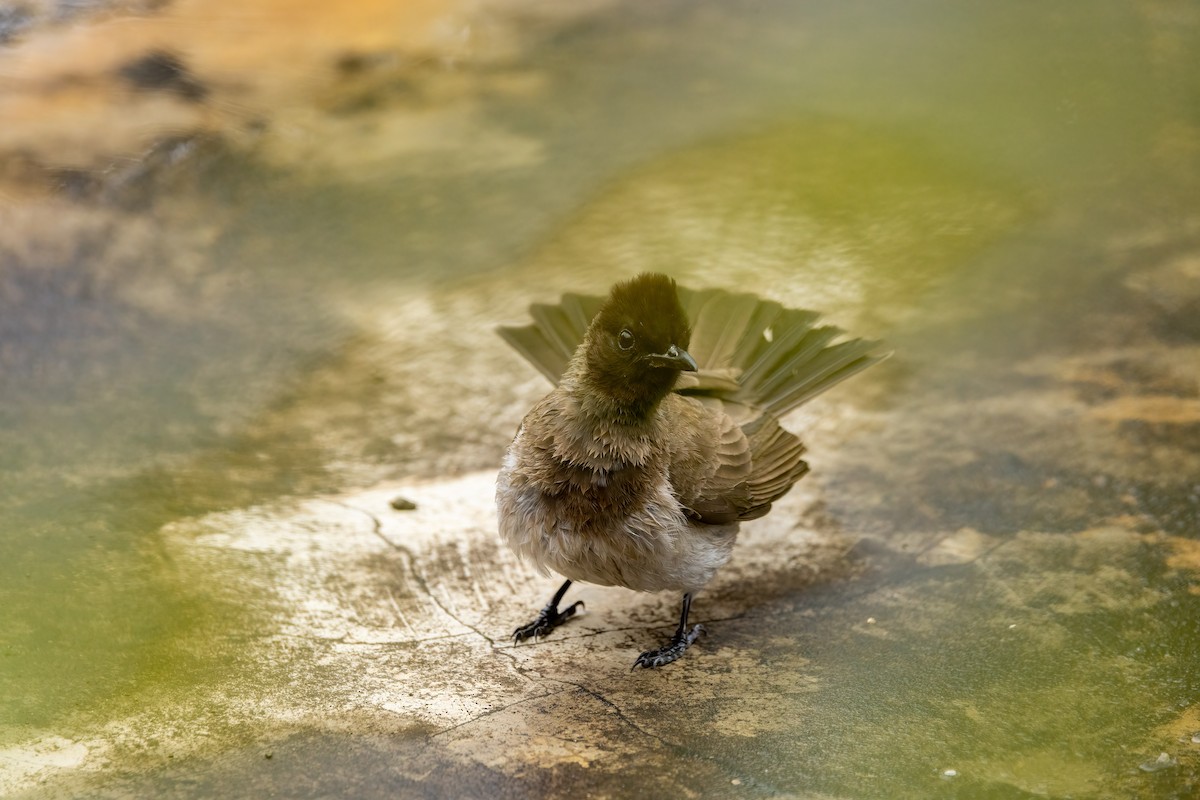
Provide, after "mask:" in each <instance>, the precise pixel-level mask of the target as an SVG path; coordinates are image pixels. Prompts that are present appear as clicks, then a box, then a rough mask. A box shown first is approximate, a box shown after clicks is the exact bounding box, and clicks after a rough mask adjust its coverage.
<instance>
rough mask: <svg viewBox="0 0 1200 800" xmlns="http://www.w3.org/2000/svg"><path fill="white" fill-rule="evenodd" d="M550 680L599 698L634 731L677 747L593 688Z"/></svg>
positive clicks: (673, 747)
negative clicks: (636, 720) (643, 725)
mask: <svg viewBox="0 0 1200 800" xmlns="http://www.w3.org/2000/svg"><path fill="white" fill-rule="evenodd" d="M552 680H555V681H557V682H558V683H565V684H567V685H568V686H574V687H575V688H576V689H578V690H579V691H581V692H583V693H584V694H586V695H588V696H589V697H592V698H594V699H596V700H599V701H600V702H601V703H603V704H604V705H605V706H608V707H609V708H610V709H612V711H613V713H614V714H616V715H617V719H619V720H621V722H623V723H625V724H626V725H628V726H629V727H630V728H633V729H634V730H635V731H637V732H638V733H640V734H641V735H642V736H645V737H647V738H650V739H653V740H655V741H656V742H658V743H659V744H661V745H664V746H666V747H669V748H671V749H677V745H675V744H674V743H672V742H668V741H667V740H666V739H664V738H662V737H661V736H659V735H658V734H656V733H651V732H650V731H648V730H646V729H645V728H643V727H642V726H641V725H639V724H637V723H636V722H634V721H633V720H632V719H630V718H629V715H628V714H626V713H625V711H624V709H622V708H621V707H620V706H618V705H617V704H616V703H614V702H613V701H612V700H609V699H608V698H607V697H605V696H604V695H602V694H600V692H597V691H596V690H594V689H589V688H588V687H586V686H584V685H583V684H582V683H576V682H575V681H567V680H562V679H561V678H553V679H552Z"/></svg>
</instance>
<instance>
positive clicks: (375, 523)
mask: <svg viewBox="0 0 1200 800" xmlns="http://www.w3.org/2000/svg"><path fill="white" fill-rule="evenodd" d="M329 502H331V503H333V504H334V505H338V506H341V507H342V508H346V509H349V510H351V511H356V512H358V513H360V514H363V515H364V516H366V517H367V519H369V520H371V526H372V527H371V530H372V533H374V534H375V536H377V537H378V538H379V540H380V541H382V542H383V543H384V544H386V545H387V546H388V547H390V548H392V549H393V550H395V551H397V552H398V553H400V554H401V555H402V556H404V558H405V561H406V562H407V563H406V564H405V568H406V570H407V572H408V573H409V574H410V575H412V577H413V581H414V582H415V583H416V585H417V589H418V590H419V591H420V592H421V593H422V594H424V595H425V596H426V597H428V598H429V600H430V601H431V602H432V603H433V604H434V605H435V606H437V607H438V608H439V609H440V610H441V612H442V613H443V614H445V615H446V616H447V617H449V618H450V619H452V620H454V621H455V622H457V623H458V624H459V625H461V626H463V627H464V628H466V629H467V630H468V631H470V632H471V633H474V634H475V635H476V636H478V637H479V638H480V639H483V641H485V642H487V644H488V646H489V647H490V648H491V649H492V652H493V653H497V654H499V655H502V656H504V657H505V658H507V659H509V660H510V661H511V662H512V663H513V669H514V670H515V671H516V673H517V674H518V675H520V676H521V677H522V678H524V679H525V680H527V681H529V682H531V683H535V684H537V685H539V686H541V685H543V684H542V683H541V682H540V681H538V680H537V679H535V678H532V677H530V676H529V675H528V670H526V669H525V668H524V667H523V666H522V665H521V663H520V661H519V660H518V659H517V657H516V656H515V655H513V654H512V653H510V652H508V650H509V648H506V647H502V646H501V645H500V644H498V643H497V642H496V640H495V639H493V638H492V637H491V636H488V635H487V634H486V633H484V632H483V631H482V630H480V629H479V628H477V627H476V626H474V625H471V624H470V623H468V622H466V621H464V620H463V619H462V618H460V617H459V616H458V615H457V614H455V613H454V612H453V611H451V610H450V609H449V607H447V606H446V604H445V603H443V602H442V601H441V600H440V599H438V597H437V595H435V594H434V593H433V590H432V589H431V588H430V587H429V582H428V581H426V580H425V576H424V575H423V574H422V573H421V571H420V569H419V568H418V566H417V564H418V561H419V559H418V558H417V555H416V553H414V552H413V551H412V550H410V549H409V548H407V547H405V546H403V545H401V544H397V543H396V542H393V541H392V540H391V539H389V538H388V537H386V536H384V535H383V523H382V522H381V521H380V520H379V517H377V516H375V514H373V513H372V512H370V511H368V510H367V509H365V508H359V507H358V506H353V505H350V504H349V503H343V502H341V501H338V500H331V501H329Z"/></svg>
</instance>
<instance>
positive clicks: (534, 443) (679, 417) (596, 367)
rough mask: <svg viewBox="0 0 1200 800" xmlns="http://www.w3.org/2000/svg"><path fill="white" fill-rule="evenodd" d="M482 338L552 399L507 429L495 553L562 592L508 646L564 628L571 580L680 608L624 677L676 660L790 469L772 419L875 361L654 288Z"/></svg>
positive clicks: (733, 299)
mask: <svg viewBox="0 0 1200 800" xmlns="http://www.w3.org/2000/svg"><path fill="white" fill-rule="evenodd" d="M530 313H531V316H532V317H533V320H534V321H533V323H532V324H530V325H525V326H502V327H500V328H499V333H500V335H501V336H502V337H503V338H504V339H505V340H506V341H507V342H508V343H509V344H510V345H511V346H512V347H513V348H514V349H516V350H517V351H518V352H519V353H520V354H521V355H522V356H524V357H525V358H526V359H527V360H528V361H529V362H530V363H531V364H532V365H533V366H534V367H536V368H537V369H538V370H539V371H540V372H542V373H543V374H544V375H545V376H546V377H547V378H549V379H550V381H551V382H552V383H554V384H555V387H554V388H553V390H552V391H550V393H549V394H547V395H546V396H545V397H544V398H543V399H542V400H541V401H539V402H538V403H536V404H535V405H534V406H533V407H532V409H530V410H529V412H528V413H527V414H526V415H525V417H524V419H523V420H522V421H521V423H520V426H519V427H518V429H517V432H516V435H515V436H514V438H513V439H512V442H511V444H510V445H509V446H508V448H507V450H506V452H505V455H504V458H503V462H502V466H501V468H500V471H499V473H498V476H497V480H496V507H497V515H498V527H499V532H500V536H501V538H502V539H503V540H504V542H505V543H506V544H507V545H508V547H509V548H510V549H511V550H513V551H514V552H515V553H516V554H517V555H518V556H520V557H522V558H523V559H525V560H527V561H529V562H532V564H533V565H534V566H535V567H536V568H537V569H538V570H539V571H540V572H542V573H543V574H546V575H549V574H550V573H558V574H559V575H560V576H562V577H563V578H565V579H566V580H565V582H564V583H563V584H562V585H561V586H560V587H559V589H558V590H557V591H556V592H555V593H554V595H553V597H552V598H551V600H550V602H549V603H547V604H546V606H545V607H544V608H542V610H541V611H540V612H539V613H538V614H537V616H536V617H534V619H532V620H531V621H530V622H528V623H526V624H523V625H521V626H519V627H518V628H516V630H515V631H514V632H513V634H512V639H513V641H514V642H517V643H519V642H522V641H525V640H528V639H531V638H540V637H543V636H545V635H547V634H549V633H550V632H551V631H553V630H554V629H555V628H557V627H559V626H560V625H562V624H564V623H565V622H567V621H568V620H570V619H571V618H573V617H574V616H575V615H576V614H577V613H578V611H579V609H581V608H582V607H583V602H582V601H576V602H574V603H572V604H570V605H567V606H565V607H562V608H560V605H562V603H563V599H564V596H565V595H566V593H567V591H568V589H569V588H570V587H571V585H572V584H573V583H574V582H577V581H579V582H586V583H592V584H598V585H602V586H623V587H626V588H628V589H633V590H636V591H642V592H662V591H673V592H677V593H681V594H682V607H681V610H680V617H679V625H678V627H677V628H676V630H675V633H674V635H673V636H672V637H671V639H670V640H669V641H667V642H666V643H665V644H664V645H663V646H661V647H658V648H655V649H651V650H647V651H645V652H643V653H641V654H640V655H639V656H638V658H637V660H636V661H635V662H634V664H633V666H632V669H637V668H639V667H642V668H647V669H650V668H657V667H661V666H664V665H666V664H670V663H672V662H674V661H676V660H677V659H679V658H680V656H682V655H683V654H684V652H685V651H686V650H687V648H688V647H690V646H691V645H692V644H693V643H694V642H695V641H696V639H697V638H698V637H699V636H700V635H701V634H703V633H705V629H704V626H702V625H695V626H693V627H691V628H689V627H688V616H689V613H690V610H691V605H692V599H693V597H694V596H695V595H696V593H697V592H699V591H700V590H701V589H702V588H703V587H704V586H705V585H706V584H707V583H708V582H709V581H710V580H711V579H712V578H713V576H714V575H715V574H716V573H717V571H718V570H719V569H720V568H721V567H722V566H724V565H725V564H726V563H727V562H728V561H729V559H730V556H731V553H732V550H733V546H734V541H735V539H736V538H737V534H738V528H739V524H740V523H741V522H744V521H747V520H753V519H757V518H759V517H762V516H763V515H764V514H766V513H767V512H768V511H770V510H771V506H772V503H774V502H775V501H777V500H778V499H779V498H780V497H782V496H783V495H784V494H785V493H787V492H788V491H789V490H790V489H791V488H792V486H793V485H794V484H795V483H796V481H798V480H800V478H802V477H803V476H804V475H805V474H806V473H807V472H808V469H809V467H808V464H807V463H806V462H805V460H804V458H803V455H804V452H805V448H804V445H803V444H802V443H801V441H800V439H799V438H798V437H797V436H796V435H794V434H792V433H790V432H788V431H787V430H785V429H784V428H783V427H782V426H781V425H780V422H779V419H780V417H782V416H784V415H785V414H787V413H788V412H789V411H791V410H793V409H794V408H796V407H797V406H799V405H800V404H801V403H803V402H805V401H806V400H809V399H811V398H812V397H814V396H816V395H817V394H820V393H821V392H823V391H825V390H826V389H828V388H830V387H831V386H833V385H834V384H837V383H839V382H841V381H842V380H844V379H846V378H848V377H850V376H851V375H854V374H855V373H857V372H860V371H861V370H863V369H865V368H867V367H869V366H871V365H872V364H874V363H876V362H878V361H880V360H882V359H883V358H885V357H887V355H888V353H884V352H881V350H880V343H879V342H876V341H870V340H864V339H850V340H846V341H840V342H838V341H835V340H836V339H838V338H839V337H840V336H841V335H842V334H843V331H842V330H841V329H839V328H837V327H834V326H830V325H818V324H817V322H818V318H819V315H818V314H817V313H816V312H813V311H807V310H801V309H791V308H785V307H784V306H783V305H781V304H780V303H778V302H775V301H772V300H764V299H760V298H759V297H757V296H755V295H753V294H749V293H735V292H728V291H725V290H723V289H704V290H691V289H687V288H683V287H679V286H678V285H677V284H676V282H675V280H674V279H672V278H671V277H668V276H667V275H664V274H661V273H653V272H650V273H642V274H639V275H636V276H635V277H633V278H630V279H628V280H625V281H620V282H618V283H616V284H615V285H614V286H613V287H612V289H611V291H610V292H609V294H608V296H607V297H606V298H601V297H596V296H592V295H581V294H574V293H568V294H564V295H563V296H562V299H561V301H560V302H559V303H558V304H557V305H548V304H536V303H535V304H534V305H532V306H531V307H530Z"/></svg>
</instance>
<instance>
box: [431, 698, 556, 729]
mask: <svg viewBox="0 0 1200 800" xmlns="http://www.w3.org/2000/svg"><path fill="white" fill-rule="evenodd" d="M564 691H566V690H565V689H560V690H558V691H554V692H544V693H542V694H535V695H531V696H529V697H522V698H521V699H520V700H514V701H512V702H511V703H505V704H504V705H502V706H500V707H499V708H492V709H488V710H487V711H485V712H483V713H482V714H480V715H478V716H475V717H471V718H470V719H467V720H463V721H462V722H459V723H457V724H455V725H451V726H450V727H449V728H444V729H442V730H440V731H438V732H437V733H433V734H430V736H429V738H430V739H436V738H437V737H439V736H443V735H445V734H447V733H451V732H453V731H456V730H458V729H459V728H465V727H466V726H468V725H473V724H475V723H476V722H479V721H480V720H484V719H487V718H488V717H490V716H492V715H494V714H499V713H500V712H501V711H507V710H508V709H510V708H514V707H516V706H519V705H523V704H525V703H531V702H533V701H534V700H541V699H542V698H543V697H553V696H554V695H558V694H562V693H563V692H564Z"/></svg>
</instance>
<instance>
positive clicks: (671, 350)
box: [646, 345, 698, 372]
mask: <svg viewBox="0 0 1200 800" xmlns="http://www.w3.org/2000/svg"><path fill="white" fill-rule="evenodd" d="M646 360H647V361H649V362H650V366H652V367H670V368H671V369H678V370H682V371H684V372H695V371H696V370H697V369H698V367H697V366H696V359H694V358H692V356H691V354H690V353H688V351H687V350H683V349H680V348H679V347H678V346H676V345H671V346H670V347H668V348H667V352H665V353H651V354H650V355H648V356H646Z"/></svg>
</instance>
